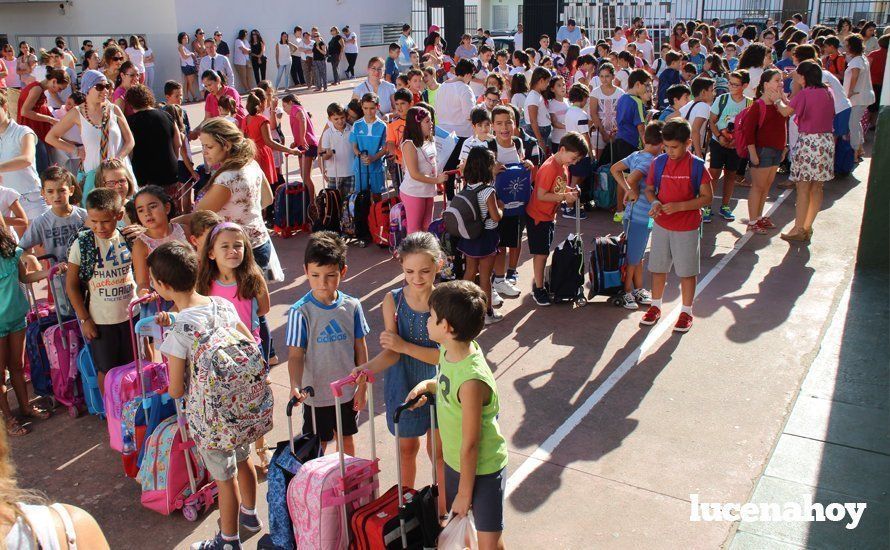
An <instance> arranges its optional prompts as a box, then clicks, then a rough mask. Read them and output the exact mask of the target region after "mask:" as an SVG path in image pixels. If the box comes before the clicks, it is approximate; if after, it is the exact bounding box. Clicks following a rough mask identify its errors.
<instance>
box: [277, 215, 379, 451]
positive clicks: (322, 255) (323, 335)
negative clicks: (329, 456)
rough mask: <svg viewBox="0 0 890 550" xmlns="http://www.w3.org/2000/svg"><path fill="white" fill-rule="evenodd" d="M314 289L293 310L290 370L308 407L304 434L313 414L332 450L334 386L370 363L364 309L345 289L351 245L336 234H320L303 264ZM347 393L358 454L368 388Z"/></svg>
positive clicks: (347, 443)
mask: <svg viewBox="0 0 890 550" xmlns="http://www.w3.org/2000/svg"><path fill="white" fill-rule="evenodd" d="M303 267H304V268H305V270H306V277H307V279H309V287H310V288H311V289H312V290H310V291H309V292H308V293H307V294H306V295H305V296H303V297H302V298H301V299H300V300H299V301H298V302H297V303H295V304H294V305H293V306H291V308H290V311H289V312H288V316H287V344H288V346H290V356H289V357H288V360H287V370H288V374H289V375H290V386H291V393H292V394H293V396H294V397H296V398H297V399H298V400H300V401H301V402H302V401H304V400H307V399H308V406H306V407H304V411H303V418H304V419H305V420H304V423H303V426H305V428H304V430H308V429H311V426H312V410H313V409H314V410H315V421H316V426H317V429H318V432H317V433H316V434H315V435H317V436H318V437H319V439H321V441H322V444H323V445H327V444H328V443H329V442H330V441H332V440H333V439H334V432H335V431H336V421H335V414H336V413H335V411H334V397H333V394H332V393H331V387H330V384H331V382H334V381H336V380H339V379H341V378H344V377H346V376H349V374H350V373H351V372H352V370H353V369H354V368H355V367H356V366H357V365H361V364H364V363H367V362H368V346H367V344H366V343H365V336H367V335H368V333H369V332H370V328H369V327H368V323H367V322H366V321H365V314H364V313H363V312H362V305H361V303H359V301H358V300H357V299H355V298H353V297H352V296H348V295H347V294H344V293H343V292H341V291H340V290H339V287H340V281H341V280H342V279H343V277H345V276H346V243H345V242H343V239H342V238H340V237H339V236H338V235H337V234H335V233H333V232H330V231H317V232H315V233H313V234H312V237H310V238H309V243H308V244H307V245H306V254H305V258H304V261H303ZM305 386H312V387H313V388H315V396H314V397H309V396H308V395H307V394H306V393H305V392H303V391H302V389H301V388H303V387H305ZM354 392H355V393H354V395H353V387H352V386H348V387H345V388H343V393H344V396H345V397H344V399H345V400H346V401H345V402H344V401H341V403H340V413H341V418H342V421H343V433H342V434H340V435H342V436H343V448H342V449H340V450H341V451H343V452H345V453H346V454H349V455H355V443H354V442H353V439H352V436H353V435H355V434H356V433H358V424H357V423H356V420H357V418H356V417H357V412H358V411H360V410H361V409H362V408H364V405H365V386H364V384H359V386H358V387H357V388H355V389H354Z"/></svg>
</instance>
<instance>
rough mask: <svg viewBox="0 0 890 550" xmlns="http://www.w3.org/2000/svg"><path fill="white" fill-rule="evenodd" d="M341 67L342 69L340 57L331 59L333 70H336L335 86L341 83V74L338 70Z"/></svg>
mask: <svg viewBox="0 0 890 550" xmlns="http://www.w3.org/2000/svg"><path fill="white" fill-rule="evenodd" d="M339 67H340V57H339V56H338V57H334V58H332V59H331V68H333V69H334V82H333V83H334V84H335V85H336V84H339V83H340V72H339V70H338V69H339Z"/></svg>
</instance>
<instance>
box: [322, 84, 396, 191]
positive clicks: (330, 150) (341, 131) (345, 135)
mask: <svg viewBox="0 0 890 550" xmlns="http://www.w3.org/2000/svg"><path fill="white" fill-rule="evenodd" d="M396 95H398V92H396ZM396 107H397V108H398V104H396ZM327 112H328V122H330V124H328V126H327V128H325V129H324V132H322V134H321V143H320V145H321V147H319V149H318V155H319V157H320V158H321V159H322V165H321V169H322V177H324V180H325V181H326V182H327V184H328V187H331V188H334V189H339V190H340V196H341V197H342V198H343V200H344V201H346V200H347V199H348V197H349V195H351V194H352V193H353V192H354V191H355V174H354V173H353V171H352V166H353V164H354V163H355V153H354V152H353V150H352V145H351V144H350V143H349V135H350V134H351V133H352V126H350V125H349V124H347V122H346V110H345V109H343V106H342V105H340V104H339V103H331V104H330V105H328V111H327ZM332 159H333V160H332Z"/></svg>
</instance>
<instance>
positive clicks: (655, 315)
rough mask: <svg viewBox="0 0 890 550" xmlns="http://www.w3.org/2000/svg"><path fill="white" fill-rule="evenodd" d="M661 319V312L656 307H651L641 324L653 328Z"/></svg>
mask: <svg viewBox="0 0 890 550" xmlns="http://www.w3.org/2000/svg"><path fill="white" fill-rule="evenodd" d="M659 319H661V310H660V309H659V308H657V307H655V306H649V309H647V310H646V314H645V315H643V318H642V319H640V324H641V325H646V326H651V325H654V324H655V323H657V322H658V320H659Z"/></svg>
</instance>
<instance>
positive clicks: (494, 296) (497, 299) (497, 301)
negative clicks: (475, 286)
mask: <svg viewBox="0 0 890 550" xmlns="http://www.w3.org/2000/svg"><path fill="white" fill-rule="evenodd" d="M503 303H504V299H503V298H501V295H500V294H498V291H497V290H495V289H494V288H492V289H491V307H498V306H499V305H502V304H503Z"/></svg>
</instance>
